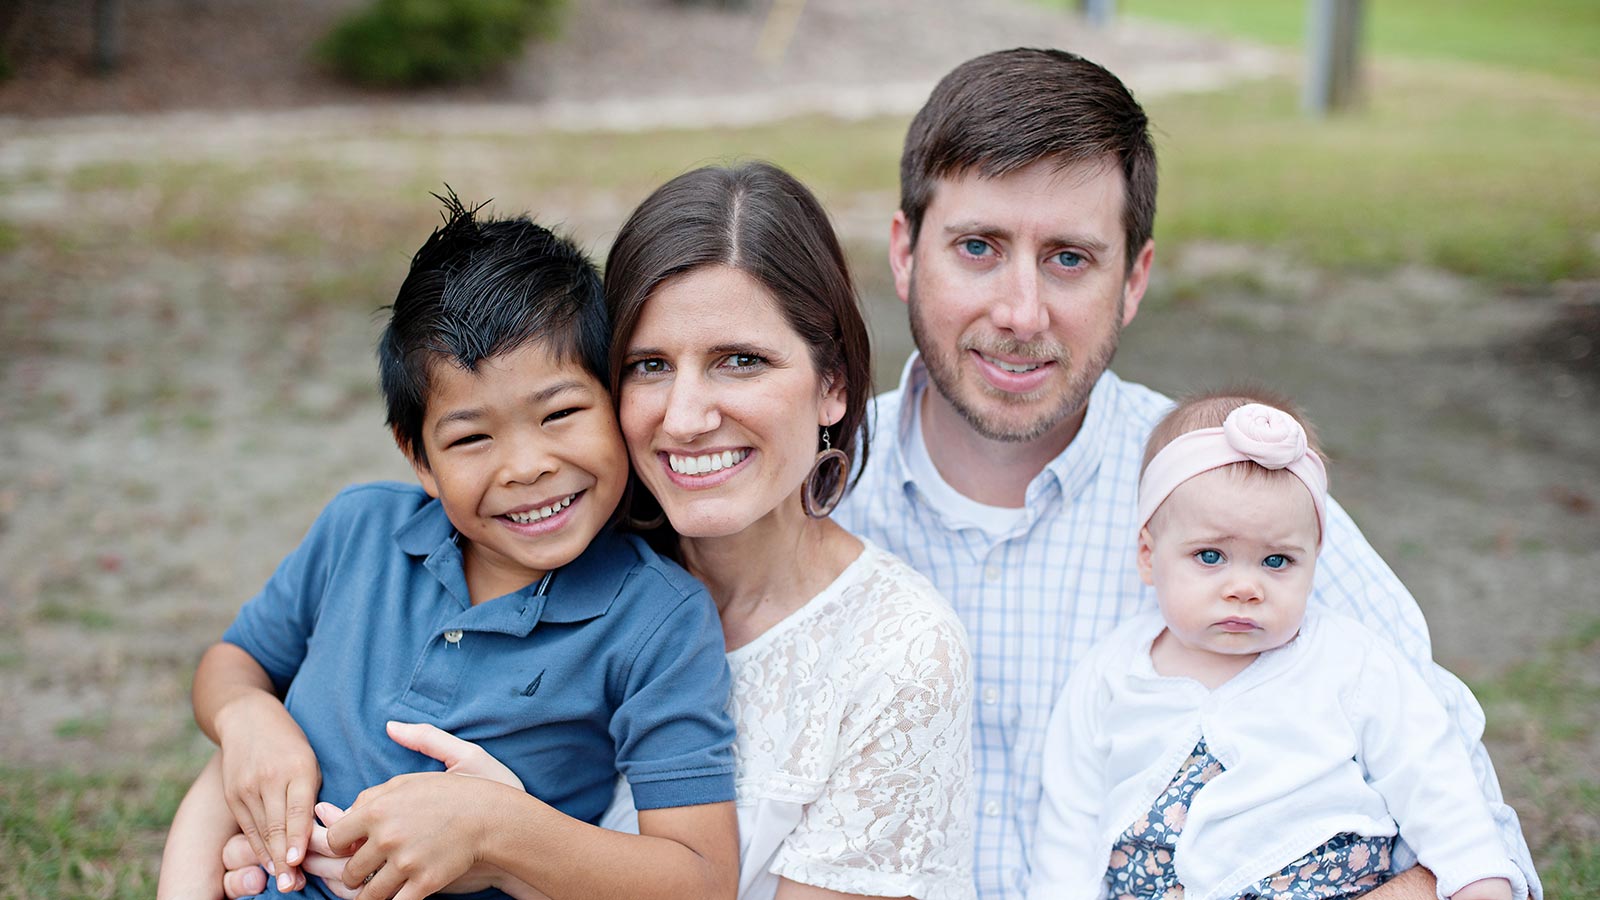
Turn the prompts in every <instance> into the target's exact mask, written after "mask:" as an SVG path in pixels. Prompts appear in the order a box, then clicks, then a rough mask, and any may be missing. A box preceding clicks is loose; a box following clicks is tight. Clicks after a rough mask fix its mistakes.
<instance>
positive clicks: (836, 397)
mask: <svg viewBox="0 0 1600 900" xmlns="http://www.w3.org/2000/svg"><path fill="white" fill-rule="evenodd" d="M844 389H845V383H844V375H843V373H834V374H832V375H829V376H827V377H825V378H824V379H823V380H822V402H821V403H820V404H818V410H817V424H818V425H820V426H822V427H824V428H826V427H828V426H829V425H834V424H837V423H838V421H839V420H840V419H842V418H844V413H845V410H846V409H847V408H848V407H849V403H848V401H846V400H845V396H844V394H845V391H844Z"/></svg>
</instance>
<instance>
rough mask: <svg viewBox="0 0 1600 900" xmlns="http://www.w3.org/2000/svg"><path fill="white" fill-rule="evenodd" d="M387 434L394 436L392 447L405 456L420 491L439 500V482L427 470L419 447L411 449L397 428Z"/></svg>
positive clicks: (392, 428)
mask: <svg viewBox="0 0 1600 900" xmlns="http://www.w3.org/2000/svg"><path fill="white" fill-rule="evenodd" d="M389 433H390V434H391V435H393V436H394V445H395V446H396V447H399V448H400V452H401V453H404V454H405V456H406V462H408V463H411V471H413V472H415V473H417V481H419V482H421V484H422V489H423V490H425V491H427V492H428V496H429V497H432V498H434V499H435V500H437V499H439V480H438V479H436V478H434V477H433V470H432V469H430V468H428V461H427V459H426V458H425V457H424V456H423V455H422V448H421V447H413V446H411V444H410V443H409V442H408V441H406V439H405V438H404V437H403V436H401V434H400V429H399V428H398V427H391V428H390V429H389Z"/></svg>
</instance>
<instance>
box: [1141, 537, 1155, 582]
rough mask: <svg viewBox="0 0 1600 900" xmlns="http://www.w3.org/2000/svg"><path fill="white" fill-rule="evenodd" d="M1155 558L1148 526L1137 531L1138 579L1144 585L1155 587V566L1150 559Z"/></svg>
mask: <svg viewBox="0 0 1600 900" xmlns="http://www.w3.org/2000/svg"><path fill="white" fill-rule="evenodd" d="M1154 556H1155V548H1154V546H1153V542H1152V541H1151V538H1150V526H1148V525H1146V526H1145V527H1143V528H1141V529H1139V578H1140V580H1142V581H1143V582H1144V583H1145V584H1148V585H1151V586H1152V587H1153V586H1155V583H1156V582H1155V566H1154V565H1153V564H1152V562H1151V559H1152V558H1153V557H1154Z"/></svg>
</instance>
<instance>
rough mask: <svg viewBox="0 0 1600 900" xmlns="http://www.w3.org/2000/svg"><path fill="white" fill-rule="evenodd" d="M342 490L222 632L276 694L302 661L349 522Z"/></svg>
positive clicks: (346, 495)
mask: <svg viewBox="0 0 1600 900" xmlns="http://www.w3.org/2000/svg"><path fill="white" fill-rule="evenodd" d="M350 505H351V503H350V491H349V489H347V490H346V491H345V492H343V493H341V494H340V495H339V496H338V497H336V498H334V500H333V502H331V503H329V504H328V505H327V507H325V508H324V509H323V510H322V513H321V514H320V515H318V516H317V520H316V521H315V522H313V523H312V525H311V528H310V530H309V531H307V532H306V536H305V538H304V539H302V540H301V541H300V545H299V546H298V547H296V548H295V549H294V551H293V552H291V553H290V554H289V555H288V556H287V557H285V558H284V560H283V562H281V563H279V564H278V568H277V570H276V571H274V572H273V573H272V577H271V578H269V579H267V584H266V586H265V587H263V588H262V589H261V592H260V593H259V594H256V595H255V596H254V597H252V598H251V599H250V600H248V601H246V602H245V604H244V606H243V607H241V608H240V609H239V615H238V616H236V617H235V618H234V620H233V624H232V625H230V626H228V630H227V631H225V632H223V635H222V640H223V641H225V642H227V643H229V644H234V645H237V646H238V647H239V648H241V649H243V650H244V651H245V652H246V653H248V654H250V655H251V657H253V658H254V659H255V661H256V662H257V663H258V664H260V666H261V668H263V669H265V670H266V672H267V674H268V675H269V676H271V678H272V684H273V687H275V688H276V689H277V690H278V691H279V692H280V693H281V692H282V691H285V690H287V689H288V687H289V682H290V681H292V680H293V679H294V675H295V673H296V672H298V671H299V670H300V664H301V663H302V662H303V661H304V660H305V657H306V645H307V642H308V641H310V639H311V632H312V630H313V629H314V628H315V627H316V622H317V616H318V614H319V613H320V611H321V608H322V601H323V597H324V595H325V594H326V593H327V589H328V583H329V577H330V573H331V572H332V571H333V568H334V565H335V559H336V556H337V554H338V552H339V545H340V543H341V541H340V536H341V535H342V534H345V533H347V531H348V529H349V527H350V525H351V524H352V523H351V522H350V521H348V520H349V519H350V518H352V516H351V515H348V514H347V510H348V507H349V506H350Z"/></svg>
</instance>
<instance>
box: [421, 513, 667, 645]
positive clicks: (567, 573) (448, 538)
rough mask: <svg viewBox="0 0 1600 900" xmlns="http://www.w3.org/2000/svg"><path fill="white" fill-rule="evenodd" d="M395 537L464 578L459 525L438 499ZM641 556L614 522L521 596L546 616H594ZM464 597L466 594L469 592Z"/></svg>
mask: <svg viewBox="0 0 1600 900" xmlns="http://www.w3.org/2000/svg"><path fill="white" fill-rule="evenodd" d="M394 540H395V544H396V546H398V547H399V548H400V549H401V550H402V551H403V552H405V553H407V554H410V555H411V556H420V557H425V558H426V559H427V565H428V567H429V568H430V569H432V570H433V571H434V572H435V574H437V575H438V576H439V577H440V580H441V581H444V582H445V583H446V586H450V587H453V585H452V581H460V580H461V575H460V571H461V551H460V550H459V548H458V547H457V545H456V529H455V526H454V525H452V524H450V517H449V516H447V515H445V512H444V504H442V503H440V502H439V501H438V500H430V501H429V502H427V503H425V504H423V505H422V507H421V508H420V509H418V510H417V511H416V512H415V513H413V514H412V515H411V518H409V519H407V520H406V521H405V522H404V523H403V524H401V526H400V527H399V528H397V529H395V532H394ZM638 561H639V552H638V550H637V549H636V548H635V547H634V546H633V545H632V544H631V543H630V542H629V540H628V539H627V538H625V537H622V536H620V535H618V534H616V533H615V532H614V531H613V530H612V529H611V528H610V527H609V526H608V527H606V528H605V529H603V530H601V532H600V533H599V534H597V535H595V537H594V540H592V541H590V542H589V546H588V547H587V548H586V549H585V550H584V551H583V553H581V554H580V555H579V556H578V558H577V559H575V560H573V561H572V562H570V563H568V564H566V565H565V566H562V567H561V568H560V569H559V570H557V571H556V572H554V573H553V574H552V576H551V578H550V579H549V583H548V584H547V585H546V587H545V590H544V591H543V592H542V593H541V592H540V590H539V582H537V581H536V582H534V583H533V584H530V585H528V586H527V587H525V588H523V589H522V590H520V591H517V592H516V594H515V596H518V597H522V598H524V599H526V600H528V601H530V602H531V603H532V605H533V608H534V609H535V610H536V615H537V621H540V622H582V621H584V620H585V619H593V618H595V617H597V616H603V615H605V614H606V612H607V611H609V610H610V609H611V604H612V602H613V601H615V600H616V598H617V595H618V594H619V593H621V591H622V586H623V584H624V583H625V582H626V581H627V578H628V574H629V573H630V572H632V571H633V569H634V568H635V566H636V565H637V563H638ZM435 566H439V568H435ZM451 568H453V569H454V570H455V572H454V573H453V574H454V577H453V578H447V577H446V575H445V571H442V570H448V569H451ZM453 589H454V588H453ZM465 589H466V586H465V584H464V583H461V584H460V586H459V590H461V591H462V592H464V591H465ZM461 599H462V600H464V601H465V600H466V597H465V596H464V594H463V596H462V597H461Z"/></svg>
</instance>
